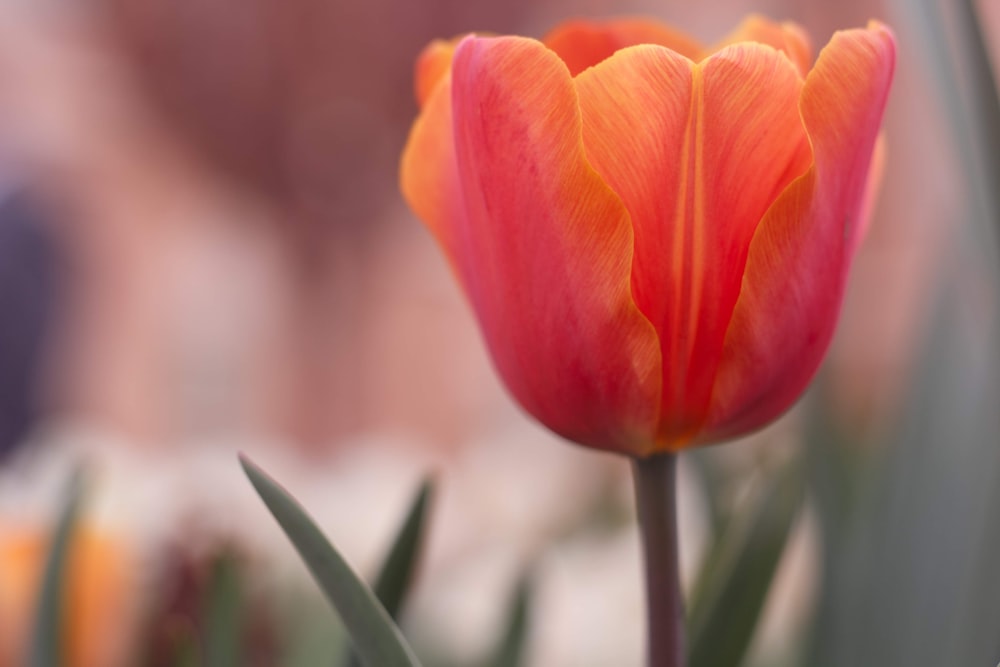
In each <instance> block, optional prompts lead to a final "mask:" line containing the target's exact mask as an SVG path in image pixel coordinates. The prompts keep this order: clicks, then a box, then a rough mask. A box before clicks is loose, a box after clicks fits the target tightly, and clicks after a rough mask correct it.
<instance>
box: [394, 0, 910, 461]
mask: <svg viewBox="0 0 1000 667" xmlns="http://www.w3.org/2000/svg"><path fill="white" fill-rule="evenodd" d="M811 61H812V57H811V49H810V47H809V44H808V40H807V38H806V37H805V36H804V34H803V32H802V31H801V30H800V29H798V28H797V27H795V26H793V25H790V24H780V25H779V24H774V23H771V22H769V21H766V20H764V19H761V18H756V17H753V18H751V19H748V20H747V21H746V22H744V24H743V25H742V26H741V27H740V28H739V29H738V30H737V31H736V32H735V33H734V34H733V35H732V36H731V37H730V38H728V39H726V40H725V41H724V42H723V43H722V44H721V45H719V46H717V47H714V48H711V49H705V48H703V47H701V46H700V45H699V44H698V43H697V42H695V41H694V40H692V39H690V38H688V37H686V36H684V35H682V34H680V33H677V32H675V31H673V30H671V29H669V28H667V27H665V26H662V25H658V24H656V23H653V22H646V21H640V20H622V21H614V22H608V23H585V22H575V23H569V24H565V25H563V26H561V27H559V28H557V29H556V30H555V31H554V32H552V33H551V34H550V35H549V36H548V37H547V38H546V39H545V40H543V41H536V40H533V39H527V38H523V37H476V36H469V37H466V38H464V39H462V40H461V41H456V42H451V43H446V42H435V43H434V44H432V45H431V46H430V47H428V49H427V50H426V51H425V52H424V55H423V56H422V57H421V59H420V61H419V62H418V66H417V97H418V100H419V101H420V103H421V113H420V116H419V117H418V119H417V121H416V123H415V124H414V126H413V129H412V131H411V134H410V137H409V141H408V144H407V147H406V150H405V152H404V154H403V158H402V173H401V181H402V183H401V185H402V190H403V193H404V195H405V197H406V199H407V201H408V202H409V204H410V206H411V207H412V209H413V210H414V211H415V212H416V214H417V215H418V216H419V217H420V218H421V219H422V220H423V221H424V222H425V223H426V225H427V226H428V227H429V229H430V230H431V232H432V233H433V234H434V236H435V237H436V239H437V241H438V242H439V244H440V245H441V246H442V248H443V249H444V252H445V254H446V255H447V257H448V259H449V260H450V262H451V265H452V267H453V269H454V271H455V273H456V274H457V277H458V279H459V281H460V283H461V284H462V287H463V288H464V290H465V293H466V295H467V296H468V298H469V301H470V302H471V304H472V306H473V308H474V310H475V313H476V316H477V317H478V320H479V323H480V325H481V328H482V330H483V334H484V337H485V340H486V344H487V347H488V348H489V351H490V353H491V355H492V358H493V361H494V364H495V366H496V368H497V369H498V371H499V373H500V374H501V376H502V377H503V380H504V381H505V383H506V384H507V386H508V388H509V389H510V391H511V392H512V393H513V394H514V396H515V397H516V398H517V400H518V401H519V402H520V403H521V405H522V406H523V407H524V408H525V409H526V410H527V411H528V412H529V413H531V414H532V415H534V416H535V417H536V418H537V419H538V420H539V421H541V422H542V423H544V424H545V425H546V426H548V427H549V428H550V429H552V430H553V431H555V432H557V433H559V434H561V435H563V436H564V437H566V438H568V439H570V440H573V441H575V442H577V443H580V444H583V445H587V446H591V447H597V448H601V449H609V450H615V451H620V452H624V453H627V454H631V455H635V456H647V455H650V454H653V453H655V452H663V451H678V450H680V449H683V448H686V447H691V446H695V445H702V444H708V443H713V442H717V441H719V440H722V439H727V438H732V437H735V436H739V435H742V434H745V433H747V432H750V431H752V430H754V429H757V428H759V427H761V426H763V425H765V424H767V423H769V422H770V421H772V420H774V419H775V418H777V417H778V416H779V415H781V414H782V413H783V412H784V411H785V410H786V409H788V407H789V406H790V405H791V404H792V403H793V402H794V401H795V400H796V399H797V398H798V396H799V395H800V394H801V392H802V391H803V390H804V388H805V386H806V385H807V383H808V382H809V380H810V379H811V377H812V376H813V374H814V373H815V371H816V369H817V367H818V365H819V363H820V361H821V359H822V357H823V354H824V353H825V351H826V348H827V346H828V343H829V341H830V337H831V335H832V333H833V329H834V326H835V324H836V320H837V315H838V311H839V309H840V303H841V299H842V295H843V291H844V284H845V281H846V276H847V272H848V268H849V266H850V263H851V260H852V257H853V255H854V253H855V250H856V249H857V247H858V244H859V242H860V240H861V238H862V237H863V235H864V231H865V227H866V221H867V218H868V210H869V209H870V203H871V199H872V196H873V193H874V190H875V187H876V184H877V181H878V173H879V171H880V170H879V168H878V165H877V163H878V160H877V159H876V157H877V156H876V154H877V153H878V152H879V151H877V150H876V144H877V143H878V142H877V139H878V134H879V124H880V122H881V118H882V112H883V108H884V106H885V102H886V97H887V95H888V91H889V87H890V83H891V80H892V74H893V68H894V63H895V42H894V39H893V36H892V33H891V32H890V31H889V29H888V28H886V27H885V26H883V25H880V24H877V23H872V24H870V25H869V26H868V28H867V29H857V30H847V31H843V32H838V33H836V34H835V35H834V36H833V38H832V39H831V40H830V43H829V44H828V45H827V46H826V47H825V48H824V49H823V50H822V51H821V53H820V55H819V57H818V59H817V60H816V62H815V64H812V62H811ZM873 156H875V157H873Z"/></svg>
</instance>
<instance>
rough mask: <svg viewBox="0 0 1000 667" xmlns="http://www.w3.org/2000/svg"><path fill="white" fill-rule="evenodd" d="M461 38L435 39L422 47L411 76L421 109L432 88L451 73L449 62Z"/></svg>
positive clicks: (432, 90)
mask: <svg viewBox="0 0 1000 667" xmlns="http://www.w3.org/2000/svg"><path fill="white" fill-rule="evenodd" d="M462 39H463V38H462V37H456V38H455V39H448V40H445V39H435V40H434V41H433V42H431V43H430V44H428V45H427V46H425V47H424V50H423V51H421V52H420V56H419V57H417V66H416V71H415V72H414V76H413V85H414V88H415V92H416V96H417V105H418V106H419V107H420V108H421V109H423V108H424V106H425V105H426V104H427V100H429V99H430V96H431V93H433V92H434V88H435V87H436V86H437V84H438V83H440V82H441V81H442V80H443V79H444V78H445V77H446V76H447V75H448V73H449V72H450V71H451V60H452V58H453V57H454V56H455V47H457V46H458V43H459V42H460V41H462Z"/></svg>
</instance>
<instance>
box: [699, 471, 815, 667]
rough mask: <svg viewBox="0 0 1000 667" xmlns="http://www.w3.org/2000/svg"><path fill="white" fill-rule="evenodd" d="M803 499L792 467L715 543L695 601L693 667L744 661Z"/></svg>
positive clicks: (717, 666)
mask: <svg viewBox="0 0 1000 667" xmlns="http://www.w3.org/2000/svg"><path fill="white" fill-rule="evenodd" d="M802 497H803V484H802V478H801V475H800V473H799V471H798V469H797V468H796V467H794V466H789V467H788V468H786V469H784V470H782V471H780V473H779V474H778V476H777V478H776V479H774V480H771V481H770V483H769V485H768V487H767V488H766V489H765V490H764V491H763V494H762V497H761V499H760V501H759V502H758V503H757V504H756V505H755V506H754V507H753V509H752V510H751V511H750V512H749V513H747V514H745V515H738V516H735V517H733V518H731V519H730V521H729V522H728V525H727V526H726V528H725V529H724V530H723V531H722V534H721V536H720V537H719V539H717V540H716V542H715V543H714V544H713V545H712V547H711V551H710V553H709V556H708V558H707V559H706V562H705V565H704V566H703V567H702V570H701V572H700V573H699V577H698V582H697V584H696V587H695V595H694V596H693V599H692V601H691V611H690V615H689V641H690V649H689V657H690V666H691V667H736V666H737V665H739V664H740V663H741V661H742V660H743V657H744V654H745V653H746V650H747V648H748V647H749V645H750V640H751V639H752V638H753V633H754V629H755V628H756V627H757V621H758V619H759V617H760V612H761V610H762V609H763V607H764V601H765V600H766V599H767V594H768V591H769V590H770V588H771V581H772V579H773V578H774V573H775V571H776V570H777V567H778V562H779V561H780V559H781V555H782V554H783V553H784V551H785V544H786V542H787V541H788V534H789V531H790V529H791V525H792V522H793V520H794V519H795V516H796V514H797V513H798V509H799V507H800V506H801V504H802Z"/></svg>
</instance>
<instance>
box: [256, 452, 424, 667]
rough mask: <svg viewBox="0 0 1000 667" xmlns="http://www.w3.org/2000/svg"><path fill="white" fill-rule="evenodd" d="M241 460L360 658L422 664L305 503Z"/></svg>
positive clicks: (374, 666) (384, 665)
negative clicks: (339, 619)
mask: <svg viewBox="0 0 1000 667" xmlns="http://www.w3.org/2000/svg"><path fill="white" fill-rule="evenodd" d="M240 465H242V466H243V471H244V472H245V473H246V475H247V477H249V478H250V482H251V483H252V484H253V486H254V488H255V489H256V490H257V493H258V494H259V495H260V497H261V499H262V500H263V501H264V504H265V505H267V508H268V509H269V510H270V511H271V514H272V515H274V518H275V519H277V521H278V524H279V525H280V526H281V528H282V530H284V531H285V535H287V536H288V539H289V540H291V542H292V544H293V545H294V546H295V549H296V551H298V552H299V556H301V557H302V560H303V561H304V562H305V564H306V566H307V567H308V568H309V571H310V572H311V573H312V575H313V577H314V578H315V580H316V582H317V583H318V584H319V586H320V588H321V589H322V590H323V593H324V594H326V596H327V599H329V600H330V602H331V603H332V604H333V606H334V607H335V608H336V609H337V613H339V614H340V617H341V619H342V620H343V621H344V626H345V627H346V628H347V632H348V634H350V636H351V639H352V640H353V642H354V648H355V650H356V651H357V653H358V655H359V656H360V658H361V660H362V662H363V663H364V664H365V665H368V666H369V667H413V666H416V665H419V664H420V663H419V662H418V661H417V659H416V657H415V656H414V655H413V651H412V650H411V649H410V647H409V646H408V645H407V643H406V640H404V639H403V635H402V633H401V632H400V631H399V628H397V627H396V625H395V624H394V623H393V621H392V618H391V617H390V616H389V613H388V612H387V611H386V610H385V608H384V607H383V606H382V605H381V603H379V601H378V600H377V599H376V598H375V595H374V594H373V593H372V591H371V589H369V588H368V586H367V585H366V584H365V583H364V582H363V581H362V580H361V579H360V578H358V576H357V575H356V574H355V573H354V572H353V571H352V570H351V568H350V566H349V565H348V564H347V563H346V562H345V561H344V559H343V558H342V557H341V556H340V554H339V553H337V550H336V549H334V548H333V546H332V545H331V544H330V542H329V541H327V539H326V537H324V536H323V533H322V532H321V531H320V530H319V528H318V527H317V526H316V523H315V522H314V521H313V520H312V519H311V518H310V517H309V515H308V514H307V513H306V512H305V510H304V509H303V508H302V506H301V505H299V503H298V502H297V501H296V500H295V499H294V498H292V496H291V495H289V494H288V492H287V491H285V490H284V489H282V488H281V487H280V486H279V485H278V484H277V483H276V482H275V481H274V480H273V479H271V478H270V477H269V476H268V475H267V474H266V473H265V472H264V471H263V470H261V469H260V468H259V467H257V466H256V465H255V464H254V463H252V462H251V461H250V460H249V459H248V458H247V457H246V456H243V455H240Z"/></svg>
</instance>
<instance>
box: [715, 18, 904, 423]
mask: <svg viewBox="0 0 1000 667" xmlns="http://www.w3.org/2000/svg"><path fill="white" fill-rule="evenodd" d="M894 66H895V42H894V39H893V36H892V33H891V32H890V31H889V30H888V29H887V28H885V27H884V26H881V25H878V24H872V25H871V26H869V29H867V30H851V31H845V32H840V33H837V34H835V35H834V37H833V39H832V40H831V41H830V44H829V45H827V47H826V48H825V49H823V52H822V53H821V54H820V57H819V60H818V61H817V64H816V67H815V68H814V69H813V71H812V72H810V74H809V76H808V77H807V79H806V83H805V86H804V87H803V91H802V99H801V103H800V109H801V113H802V119H803V122H804V123H805V125H806V131H807V132H808V134H809V138H810V141H811V143H812V146H813V153H814V156H815V158H814V159H815V162H814V165H813V167H812V168H811V169H810V170H809V171H808V172H807V173H806V174H804V175H803V176H802V178H800V179H798V180H797V181H796V182H794V183H793V184H792V185H790V186H789V188H788V189H787V190H786V191H785V192H784V193H782V195H781V197H780V198H779V199H778V200H777V201H776V202H775V204H774V206H773V207H772V208H771V209H770V210H769V211H768V213H767V216H766V218H765V219H764V220H763V221H762V222H761V224H760V227H759V229H758V231H757V234H756V235H755V236H754V238H753V241H752V244H751V247H750V255H749V258H748V260H747V264H746V273H745V276H744V279H743V291H742V293H741V294H740V298H739V302H738V303H737V304H736V308H735V310H734V311H733V319H732V323H731V324H730V327H729V331H728V333H727V335H726V344H725V350H724V353H723V354H724V356H723V362H722V364H721V367H720V372H719V375H718V377H717V379H716V387H715V390H714V393H713V399H712V402H713V405H712V410H711V415H710V419H709V423H708V424H707V426H706V430H705V431H704V432H703V433H702V435H701V436H699V440H700V441H703V442H712V441H716V440H719V439H723V438H725V437H728V436H730V435H733V434H739V433H744V432H747V431H749V430H752V429H755V428H758V427H760V426H762V425H764V424H766V423H768V422H769V421H771V420H772V419H774V418H776V417H777V416H778V415H780V414H781V413H782V412H783V411H785V410H786V409H787V408H788V407H789V406H790V405H791V403H792V402H793V401H794V400H795V399H796V398H797V397H798V396H799V395H800V393H801V392H802V390H803V389H804V388H805V385H806V384H807V383H808V381H809V380H810V379H811V378H812V376H813V374H814V373H815V372H816V369H817V367H818V366H819V362H820V360H821V359H822V356H823V354H824V352H825V351H826V348H827V346H828V344H829V341H830V338H831V336H832V334H833V329H834V326H835V324H836V320H837V315H838V312H839V310H840V304H841V300H842V298H843V292H844V285H845V281H846V276H847V269H848V267H849V265H850V262H851V259H852V257H853V251H854V249H855V248H856V247H857V243H858V235H859V233H860V231H861V230H863V229H864V226H865V225H866V221H865V220H862V219H861V218H862V216H863V215H864V214H865V209H866V208H870V204H868V203H866V199H867V200H869V201H870V199H871V196H870V194H869V193H868V192H866V191H867V190H870V188H871V187H872V184H873V183H874V182H875V181H876V180H877V178H874V177H871V176H870V174H869V171H870V169H869V165H870V164H871V163H872V161H873V158H872V152H873V149H874V146H875V143H876V137H877V136H878V128H879V123H880V121H881V118H882V112H883V110H884V107H885V102H886V98H887V96H888V91H889V86H890V83H891V81H892V74H893V69H894Z"/></svg>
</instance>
